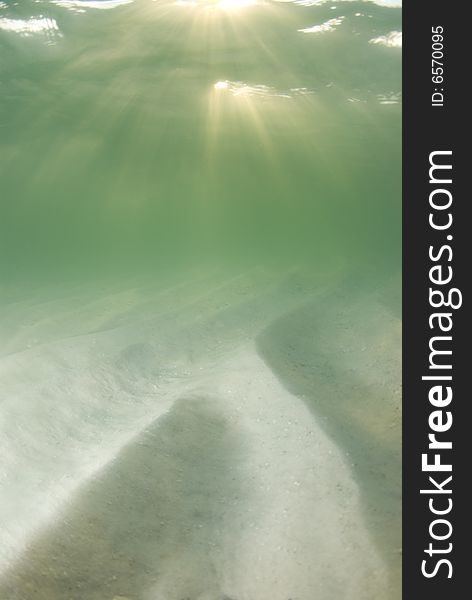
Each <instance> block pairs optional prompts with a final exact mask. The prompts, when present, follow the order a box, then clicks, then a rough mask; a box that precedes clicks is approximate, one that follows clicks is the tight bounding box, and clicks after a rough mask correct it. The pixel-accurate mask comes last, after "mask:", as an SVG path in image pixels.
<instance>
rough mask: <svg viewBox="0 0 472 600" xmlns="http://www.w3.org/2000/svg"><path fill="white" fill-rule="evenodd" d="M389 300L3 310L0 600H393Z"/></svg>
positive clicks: (130, 291)
mask: <svg viewBox="0 0 472 600" xmlns="http://www.w3.org/2000/svg"><path fill="white" fill-rule="evenodd" d="M395 287H396V286H394V285H393V286H392V285H390V284H387V285H386V284H382V286H381V287H377V288H376V289H375V291H372V288H369V289H367V288H366V287H363V286H361V285H356V284H353V283H352V282H349V281H346V280H344V279H342V278H341V279H339V278H337V277H334V276H333V275H330V276H329V277H324V276H316V277H315V276H311V275H310V276H309V275H307V274H303V273H301V272H296V271H294V272H292V273H288V274H287V275H286V276H284V277H280V275H277V276H276V275H275V274H274V273H271V272H268V271H259V270H254V271H252V272H249V273H242V274H236V275H234V276H232V277H225V278H223V277H220V276H218V275H215V274H211V275H209V274H207V275H205V276H203V275H201V274H193V275H192V277H191V278H190V277H187V278H185V279H183V280H177V281H169V282H168V283H167V284H166V285H164V286H161V287H160V288H157V287H156V286H154V285H149V284H143V283H142V282H141V283H140V284H139V285H137V284H136V283H133V284H131V283H130V284H129V285H123V286H122V288H121V289H117V288H116V287H115V288H113V287H106V286H105V285H103V286H102V287H101V288H97V287H94V286H92V287H89V288H85V287H81V288H78V289H76V290H71V289H70V288H68V292H67V295H64V296H61V294H60V290H59V289H57V288H51V289H47V290H46V289H45V290H35V294H34V298H35V300H34V301H32V300H29V299H28V298H26V299H23V300H21V301H20V300H19V299H18V297H16V298H13V296H12V297H11V302H9V303H8V304H7V305H6V306H5V307H4V309H3V311H2V320H1V323H0V327H1V329H0V332H1V335H2V339H3V341H4V343H3V344H2V351H3V356H2V358H1V362H0V371H1V373H0V375H1V378H0V380H1V384H0V385H1V389H0V397H1V398H2V404H1V412H0V417H1V420H0V426H1V430H2V432H1V440H2V441H1V456H2V481H1V486H2V501H1V502H0V523H1V537H0V564H1V572H0V598H2V599H5V600H7V599H8V600H33V599H34V600H124V599H125V598H126V599H128V600H318V599H319V600H344V599H346V600H374V599H375V600H384V599H385V600H393V599H396V598H399V597H400V595H399V569H400V547H401V540H400V537H399V536H400V492H401V490H400V437H399V435H400V434H399V431H400V414H399V410H400V395H399V389H398V388H399V381H400V377H399V373H400V371H399V369H400V367H399V360H400V357H399V347H400V344H399V335H400V320H399V315H398V314H397V312H396V306H397V304H398V303H397V302H396V301H395V299H394V298H393V297H392V296H393V293H392V291H391V290H392V289H394V288H395ZM379 290H380V291H379Z"/></svg>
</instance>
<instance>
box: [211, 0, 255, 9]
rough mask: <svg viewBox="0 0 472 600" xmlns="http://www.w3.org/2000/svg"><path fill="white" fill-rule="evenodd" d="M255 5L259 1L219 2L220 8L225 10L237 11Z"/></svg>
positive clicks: (237, 0)
mask: <svg viewBox="0 0 472 600" xmlns="http://www.w3.org/2000/svg"><path fill="white" fill-rule="evenodd" d="M255 4H257V0H220V1H219V2H218V6H219V7H220V8H222V9H223V10H237V9H239V8H246V7H247V6H254V5H255Z"/></svg>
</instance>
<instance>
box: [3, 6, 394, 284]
mask: <svg viewBox="0 0 472 600" xmlns="http://www.w3.org/2000/svg"><path fill="white" fill-rule="evenodd" d="M106 3H107V2H106V0H102V4H106ZM62 4H63V5H62V6H61V2H57V3H54V2H52V1H51V2H28V1H22V2H20V3H13V2H7V3H6V6H4V7H3V8H0V11H1V13H0V14H1V16H0V19H3V20H4V21H3V27H2V25H0V44H1V62H0V69H1V71H0V76H1V83H2V100H1V105H0V106H1V113H0V126H1V138H0V139H1V146H0V152H1V156H2V160H1V166H0V168H1V186H2V194H1V195H2V219H1V243H2V246H1V260H2V270H3V271H4V272H5V273H6V275H7V276H13V275H14V274H22V275H23V274H24V276H25V277H28V276H31V274H34V276H35V277H38V278H41V277H44V275H45V274H46V275H49V274H50V273H51V272H55V273H57V272H62V273H64V272H65V273H67V274H68V275H72V276H73V274H74V271H76V270H79V269H80V270H81V271H82V272H85V274H86V275H90V274H91V272H93V271H95V270H98V269H103V270H109V269H113V270H116V271H117V272H118V273H119V271H120V269H122V268H125V267H126V268H127V269H131V270H134V269H135V268H136V265H139V267H140V268H141V267H145V268H147V269H149V268H155V267H156V266H158V265H159V266H160V265H168V264H169V262H174V261H179V262H188V261H189V260H190V259H194V260H204V259H208V258H209V259H211V260H214V259H215V256H217V257H219V258H220V259H221V260H229V261H235V260H236V261H238V260H243V259H244V260H249V261H250V262H256V263H257V262H258V261H259V260H260V259H262V260H266V259H268V258H271V259H273V260H276V261H278V260H285V261H287V260H291V259H302V260H304V261H306V262H309V263H312V262H320V261H323V260H325V259H326V257H330V256H331V257H332V256H333V255H335V256H336V257H342V259H347V260H350V261H353V262H354V261H355V268H357V267H358V266H359V265H360V264H361V262H369V263H370V262H375V263H379V262H383V261H385V262H388V263H390V264H392V263H393V264H395V265H396V264H398V261H399V240H400V225H399V223H400V204H399V197H400V105H399V104H398V94H399V92H400V90H401V87H400V86H401V84H400V78H401V71H400V50H398V49H396V48H388V47H385V46H382V45H381V44H372V43H369V41H370V40H372V39H375V38H377V37H379V36H381V35H385V34H386V33H388V32H390V31H394V30H398V29H400V28H401V25H400V11H399V10H397V9H392V8H385V7H380V6H376V5H374V4H372V3H363V2H361V3H358V2H349V3H343V2H341V3H339V4H336V3H329V2H328V3H321V4H320V5H315V6H303V5H301V4H293V3H278V2H264V3H260V4H256V5H254V6H246V7H240V8H239V9H238V8H233V9H231V8H230V7H227V8H224V5H223V7H222V6H219V5H218V3H217V2H197V3H196V5H195V6H193V5H189V6H185V5H182V4H179V3H177V4H176V3H173V2H152V1H147V0H142V1H136V2H133V3H129V4H124V5H123V6H117V7H116V8H112V9H108V10H99V9H97V8H87V7H85V8H80V2H77V3H75V4H74V2H70V3H67V2H63V3H62ZM85 4H86V3H85ZM92 4H93V3H92ZM96 4H97V5H100V0H98V1H97V2H96ZM236 4H237V3H236ZM315 4H316V3H315ZM334 8H335V10H332V9H334ZM79 10H81V11H82V12H79ZM40 15H42V17H40ZM356 15H359V16H356ZM333 18H335V19H336V18H337V19H342V22H341V23H340V24H339V25H333V30H332V31H326V32H320V33H302V32H300V31H298V30H300V29H303V28H307V27H310V26H313V25H315V24H320V23H325V22H327V21H329V20H330V19H333ZM5 19H8V20H10V23H11V21H13V20H15V21H17V23H18V25H17V26H16V27H17V28H21V24H22V23H23V27H24V28H26V29H27V28H28V24H29V27H30V28H32V29H34V22H33V25H32V24H31V23H32V21H31V19H36V21H37V22H38V21H39V25H38V24H37V25H36V28H38V29H40V31H37V32H34V31H33V32H29V33H28V32H26V33H25V32H23V33H21V32H20V33H19V32H17V31H11V29H12V27H13V26H12V25H11V24H10V25H9V27H10V30H8V21H5ZM5 23H7V24H5ZM2 28H3V31H2ZM41 28H44V29H41ZM27 33H28V35H27ZM218 82H228V84H227V88H224V87H223V88H222V89H218ZM215 84H217V86H216V88H215ZM391 97H392V98H393V99H394V100H393V101H395V98H396V99H397V102H396V103H395V104H382V102H385V101H386V100H387V101H388V99H390V98H391Z"/></svg>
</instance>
